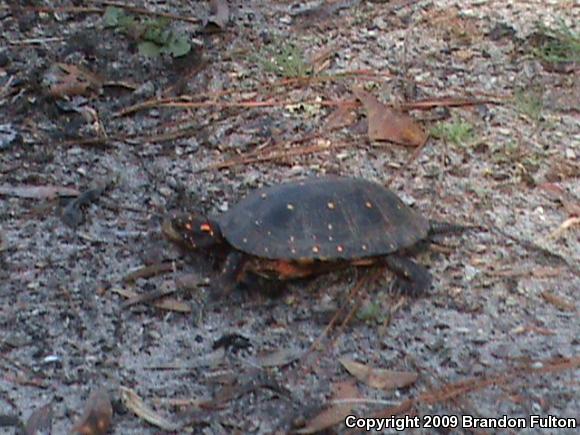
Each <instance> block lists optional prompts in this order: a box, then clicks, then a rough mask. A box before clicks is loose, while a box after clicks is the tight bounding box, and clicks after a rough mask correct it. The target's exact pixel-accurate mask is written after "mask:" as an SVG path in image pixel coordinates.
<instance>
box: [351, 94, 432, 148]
mask: <svg viewBox="0 0 580 435" xmlns="http://www.w3.org/2000/svg"><path fill="white" fill-rule="evenodd" d="M353 92H354V95H355V96H356V97H357V98H358V99H359V100H360V101H361V103H362V104H363V106H364V108H365V110H366V112H367V121H368V136H369V139H370V140H371V141H389V142H394V143H396V144H400V145H405V146H411V147H419V146H421V145H423V144H424V143H425V142H426V141H427V134H426V133H425V132H424V131H423V129H422V128H421V127H420V126H419V124H417V123H416V122H415V120H414V119H413V118H411V117H410V116H408V115H405V114H404V113H402V112H398V111H396V110H394V109H391V108H390V107H388V106H386V105H385V104H383V103H381V102H380V101H379V100H378V99H377V98H375V97H374V96H373V95H372V94H369V93H368V92H365V91H363V90H362V89H360V88H355V89H354V90H353Z"/></svg>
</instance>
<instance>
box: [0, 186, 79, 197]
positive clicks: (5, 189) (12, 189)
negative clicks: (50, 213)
mask: <svg viewBox="0 0 580 435" xmlns="http://www.w3.org/2000/svg"><path fill="white" fill-rule="evenodd" d="M79 194H80V191H78V190H77V189H73V188H71V187H61V186H49V185H47V186H10V185H7V184H2V185H0V195H6V196H17V197H19V198H30V199H52V198H55V197H57V196H78V195H79Z"/></svg>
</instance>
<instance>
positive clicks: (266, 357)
mask: <svg viewBox="0 0 580 435" xmlns="http://www.w3.org/2000/svg"><path fill="white" fill-rule="evenodd" d="M303 354H304V351H302V350H301V349H298V348H289V349H278V350H276V351H274V352H268V353H266V354H263V355H259V356H257V357H256V363H257V364H259V365H260V366H261V367H280V366H285V365H288V364H290V363H291V362H293V361H296V360H297V359H298V358H300V357H301V356H302V355H303Z"/></svg>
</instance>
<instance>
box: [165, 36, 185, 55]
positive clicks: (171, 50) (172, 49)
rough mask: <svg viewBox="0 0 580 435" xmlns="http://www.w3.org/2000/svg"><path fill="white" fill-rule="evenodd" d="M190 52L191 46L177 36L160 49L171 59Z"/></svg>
mask: <svg viewBox="0 0 580 435" xmlns="http://www.w3.org/2000/svg"><path fill="white" fill-rule="evenodd" d="M190 50H191V44H190V43H189V42H188V41H187V38H186V37H185V36H178V37H174V38H172V40H171V41H170V42H169V44H167V45H165V46H164V47H163V49H162V51H163V52H164V53H167V54H169V55H171V56H172V57H181V56H185V55H186V54H187V53H189V52H190Z"/></svg>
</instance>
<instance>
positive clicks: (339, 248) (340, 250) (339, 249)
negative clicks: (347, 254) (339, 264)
mask: <svg viewBox="0 0 580 435" xmlns="http://www.w3.org/2000/svg"><path fill="white" fill-rule="evenodd" d="M336 250H337V251H338V252H343V251H344V248H343V247H342V246H341V245H338V246H337V247H336Z"/></svg>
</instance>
